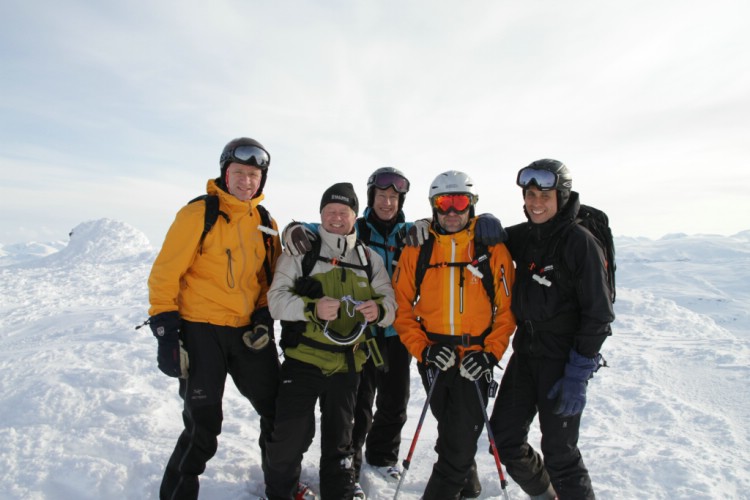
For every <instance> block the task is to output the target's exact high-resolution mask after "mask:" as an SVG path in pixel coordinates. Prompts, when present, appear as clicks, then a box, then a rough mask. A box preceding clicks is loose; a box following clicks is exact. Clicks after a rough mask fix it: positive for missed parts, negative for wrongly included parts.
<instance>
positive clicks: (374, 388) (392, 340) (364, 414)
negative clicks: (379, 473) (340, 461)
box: [352, 335, 411, 481]
mask: <svg viewBox="0 0 750 500" xmlns="http://www.w3.org/2000/svg"><path fill="white" fill-rule="evenodd" d="M376 339H377V342H378V347H379V349H380V353H381V355H382V356H383V360H384V362H385V363H384V366H383V367H382V368H377V367H376V366H375V364H374V363H373V361H372V359H370V360H368V361H367V363H366V364H365V366H364V369H363V370H362V374H361V378H360V381H359V390H358V391H357V404H356V407H355V408H354V430H353V432H352V442H353V444H354V474H355V481H359V472H360V469H361V467H362V448H363V446H365V443H366V450H365V459H366V460H367V463H368V464H370V465H374V466H376V467H384V466H391V465H396V464H397V463H398V453H399V448H400V446H401V429H403V427H404V424H405V423H406V408H407V406H408V404H409V387H410V383H411V380H410V372H409V365H410V364H411V355H410V354H409V351H407V350H406V347H404V344H402V343H401V339H400V338H399V337H398V336H397V335H394V336H392V337H385V338H383V337H376ZM376 394H377V397H376ZM373 402H374V403H375V414H374V416H373Z"/></svg>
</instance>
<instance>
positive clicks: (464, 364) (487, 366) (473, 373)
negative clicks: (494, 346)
mask: <svg viewBox="0 0 750 500" xmlns="http://www.w3.org/2000/svg"><path fill="white" fill-rule="evenodd" d="M495 366H497V358H496V357H495V355H494V354H492V353H490V352H484V351H472V352H470V353H467V354H466V356H464V359H463V361H461V367H460V369H459V371H460V372H461V376H462V377H466V378H468V379H469V380H471V381H472V382H473V381H474V380H477V379H479V377H481V376H483V375H485V374H486V376H487V377H488V380H492V369H493V368H495Z"/></svg>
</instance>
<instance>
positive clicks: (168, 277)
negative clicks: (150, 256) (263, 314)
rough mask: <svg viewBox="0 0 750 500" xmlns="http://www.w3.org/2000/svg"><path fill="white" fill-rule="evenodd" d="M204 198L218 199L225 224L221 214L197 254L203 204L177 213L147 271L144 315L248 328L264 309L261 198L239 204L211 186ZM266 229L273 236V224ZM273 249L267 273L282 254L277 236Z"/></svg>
mask: <svg viewBox="0 0 750 500" xmlns="http://www.w3.org/2000/svg"><path fill="white" fill-rule="evenodd" d="M206 192H207V193H208V194H209V195H217V196H218V197H219V211H220V212H222V213H223V214H226V218H225V217H224V216H223V215H222V214H221V213H220V215H219V218H218V220H217V221H216V223H215V224H214V226H213V228H212V229H211V231H209V233H208V234H207V235H206V238H205V240H204V242H203V246H202V250H201V249H200V248H199V242H200V238H201V234H202V232H203V227H204V214H205V211H206V204H205V203H204V202H202V201H200V202H194V203H189V204H187V205H186V206H184V207H183V208H182V209H181V210H180V211H179V212H178V213H177V216H176V217H175V220H174V222H173V223H172V226H171V227H170V228H169V231H168V232H167V236H166V237H165V239H164V244H163V245H162V248H161V251H160V252H159V255H158V256H157V257H156V260H155V261H154V264H153V267H152V268H151V274H150V276H149V279H148V288H149V302H150V304H151V307H150V309H149V315H151V316H153V315H155V314H159V313H162V312H166V311H178V312H179V313H180V316H181V317H182V318H183V319H186V320H188V321H194V322H199V323H211V324H214V325H222V326H234V327H239V326H245V325H249V324H250V315H251V314H252V313H253V311H254V310H256V309H258V308H260V307H266V306H267V305H268V303H267V299H266V293H267V291H268V287H269V285H270V283H269V282H270V280H269V279H267V278H266V275H265V271H264V268H263V261H264V260H265V258H266V251H267V250H268V249H266V247H265V244H264V240H263V234H262V233H261V231H260V229H258V226H260V225H261V220H260V214H259V213H258V209H257V208H256V207H257V206H258V204H259V203H260V202H261V201H262V200H263V198H264V195H260V196H259V197H257V198H255V199H252V200H250V201H241V200H239V199H237V198H236V197H234V196H233V195H231V194H229V193H227V192H226V191H224V190H222V189H220V188H219V187H218V186H217V185H216V183H215V182H214V180H209V181H208V184H207V186H206ZM227 218H228V220H227ZM271 223H272V225H273V229H275V230H278V227H277V225H276V221H274V220H273V219H272V220H271ZM272 246H273V248H272V249H270V250H271V253H272V259H271V269H273V268H274V266H275V263H276V258H277V257H278V255H280V254H281V243H280V241H279V237H278V236H274V238H273V245H272Z"/></svg>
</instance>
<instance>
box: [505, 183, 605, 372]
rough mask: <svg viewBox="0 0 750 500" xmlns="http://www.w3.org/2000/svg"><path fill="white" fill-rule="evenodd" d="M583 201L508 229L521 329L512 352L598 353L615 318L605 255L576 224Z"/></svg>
mask: <svg viewBox="0 0 750 500" xmlns="http://www.w3.org/2000/svg"><path fill="white" fill-rule="evenodd" d="M579 207H580V202H579V199H578V193H576V192H571V194H570V199H569V200H568V203H567V204H566V205H565V206H564V207H563V209H562V210H561V211H559V212H558V213H557V214H556V215H555V216H554V217H553V218H552V219H550V220H549V221H547V222H545V223H544V224H533V223H531V222H530V221H529V222H525V223H522V224H517V225H515V226H511V227H509V228H508V242H507V243H506V244H507V246H508V248H509V249H510V253H511V256H512V257H513V260H514V261H515V263H516V281H515V283H514V285H513V301H512V304H511V309H512V311H513V313H514V314H515V316H516V323H517V325H518V328H517V330H516V334H515V336H514V337H513V350H514V351H515V352H518V353H523V354H529V355H531V356H534V357H548V358H567V357H568V354H569V352H570V349H571V348H574V349H575V350H576V351H578V353H580V354H582V355H583V356H586V357H594V356H596V354H598V353H599V349H600V348H601V346H602V344H603V343H604V340H605V339H606V338H607V336H609V335H611V334H612V329H611V327H610V323H611V322H612V321H614V319H615V313H614V310H613V308H612V302H611V301H610V298H609V292H608V284H607V271H606V268H605V258H604V253H603V251H602V249H601V247H600V246H599V243H598V242H597V240H596V238H595V237H594V236H593V235H592V234H591V233H590V232H589V231H588V230H586V229H585V228H583V227H581V226H579V225H578V224H576V222H575V218H576V215H577V214H578V209H579Z"/></svg>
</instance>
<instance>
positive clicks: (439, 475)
mask: <svg viewBox="0 0 750 500" xmlns="http://www.w3.org/2000/svg"><path fill="white" fill-rule="evenodd" d="M418 369H419V374H420V376H421V377H422V384H423V385H424V387H425V391H429V390H430V382H431V379H432V377H431V376H430V375H428V373H429V372H428V371H432V370H435V373H437V378H435V384H436V385H435V389H434V391H433V393H432V399H430V411H431V412H432V414H433V416H434V417H435V419H436V420H437V430H438V437H437V442H436V444H435V451H437V455H438V459H437V462H436V463H435V464H434V465H433V467H432V474H431V475H430V479H429V481H428V482H427V487H426V488H425V491H424V496H423V498H424V500H452V499H458V498H459V497H460V495H461V491H462V490H463V489H464V487H465V486H466V481H467V478H469V477H473V476H474V474H473V471H472V466H474V465H475V462H474V457H475V455H476V453H477V441H478V440H479V436H480V435H481V434H482V430H483V429H484V412H485V408H486V407H487V399H486V398H487V390H488V386H489V383H488V382H487V381H486V380H485V378H484V377H482V378H480V379H479V380H478V381H477V382H478V383H479V388H480V391H481V393H482V394H483V398H482V400H481V401H480V399H479V394H477V389H476V387H475V382H472V381H471V380H469V379H467V378H465V377H462V376H461V375H460V373H459V369H458V364H456V365H454V366H452V367H451V368H449V369H448V370H446V371H444V372H440V371H437V370H436V369H434V368H433V367H425V366H424V365H423V364H420V365H419V366H418ZM474 470H475V469H474Z"/></svg>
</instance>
